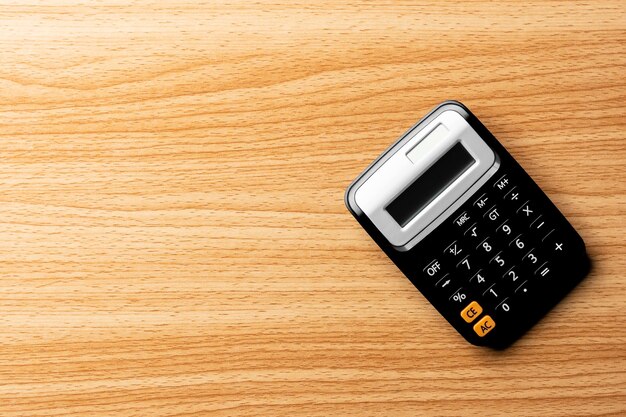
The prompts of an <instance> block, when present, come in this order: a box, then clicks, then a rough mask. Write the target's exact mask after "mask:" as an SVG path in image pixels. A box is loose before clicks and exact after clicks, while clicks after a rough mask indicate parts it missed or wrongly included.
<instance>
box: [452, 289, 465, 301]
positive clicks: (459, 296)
mask: <svg viewBox="0 0 626 417" xmlns="http://www.w3.org/2000/svg"><path fill="white" fill-rule="evenodd" d="M466 299H467V293H466V292H465V291H464V290H463V288H459V289H458V290H456V291H455V292H454V294H452V296H450V301H452V302H453V303H455V304H465V300H466Z"/></svg>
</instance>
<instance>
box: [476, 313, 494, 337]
mask: <svg viewBox="0 0 626 417" xmlns="http://www.w3.org/2000/svg"><path fill="white" fill-rule="evenodd" d="M494 327H496V322H495V321H493V319H492V318H491V317H489V316H484V317H483V318H482V319H480V320H478V321H477V322H476V324H475V325H474V331H475V332H476V334H477V335H478V336H480V337H483V336H485V335H486V334H487V333H489V332H490V331H492V330H493V328H494Z"/></svg>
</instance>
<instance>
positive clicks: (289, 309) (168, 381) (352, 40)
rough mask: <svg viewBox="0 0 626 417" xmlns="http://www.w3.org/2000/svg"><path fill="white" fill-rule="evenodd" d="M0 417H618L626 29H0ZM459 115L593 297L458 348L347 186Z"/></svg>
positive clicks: (568, 10)
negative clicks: (494, 140) (498, 155)
mask: <svg viewBox="0 0 626 417" xmlns="http://www.w3.org/2000/svg"><path fill="white" fill-rule="evenodd" d="M0 64H1V65H0V156H1V159H0V195H1V199H0V210H1V212H2V219H3V220H2V228H1V231H0V241H1V242H2V243H1V244H2V248H1V249H2V250H1V251H0V267H1V268H2V279H1V280H0V309H1V311H2V313H1V314H0V375H1V379H0V415H1V416H3V417H13V416H32V417H36V416H80V417H86V416H98V417H101V416H150V417H161V416H181V417H182V416H204V415H218V416H219V415H224V416H226V415H227V416H261V415H263V416H294V415H307V416H367V415H381V416H382V415H384V416H425V415H436V416H451V415H463V416H470V415H508V416H521V415H524V416H541V417H544V416H552V415H559V416H590V415H594V416H595V415H597V416H600V415H602V416H605V415H616V416H617V415H621V416H623V415H626V347H625V346H626V329H625V325H626V308H625V303H626V279H625V277H624V270H625V269H626V244H625V239H624V236H625V235H626V183H625V180H624V178H625V176H626V139H625V135H624V130H625V127H626V118H625V117H624V116H625V111H624V107H625V105H626V77H625V76H626V5H625V4H624V2H623V1H593V2H574V3H571V2H566V1H564V2H530V3H528V2H514V1H510V2H487V1H478V2H458V1H454V2H442V1H432V2H423V3H416V2H407V1H397V2H395V1H394V2H392V1H382V2H363V3H362V4H360V3H357V2H353V1H347V2H338V1H330V0H327V1H313V2H302V3H295V2H291V1H289V2H287V1H285V2H250V1H244V0H240V1H227V2H222V1H217V0H216V1H211V2H206V3H205V4H199V2H197V1H191V0H181V1H173V0H169V1H156V0H155V1H152V2H149V1H146V2H134V3H133V4H129V2H127V1H118V0H108V1H93V2H84V1H71V0H46V1H35V0H31V1H27V0H23V1H20V0H15V1H8V2H6V1H5V2H3V5H2V6H0ZM448 98H455V99H459V100H461V101H463V102H464V103H465V104H467V105H468V106H469V107H470V108H471V109H472V110H473V111H474V112H475V113H476V114H477V115H478V117H480V118H481V119H482V120H483V122H484V123H485V124H486V125H487V126H488V127H489V128H490V129H491V130H492V131H493V132H494V134H495V135H496V136H497V137H498V138H499V139H500V140H501V141H502V142H503V143H504V144H505V146H507V148H508V149H509V150H510V152H511V153H512V154H513V155H514V156H515V157H516V158H517V159H518V160H519V161H520V163H521V164H522V165H523V166H524V167H525V168H526V169H527V171H528V172H529V173H530V174H531V175H532V176H533V177H534V178H535V180H536V181H537V182H538V183H539V185H540V186H541V187H543V189H544V190H545V191H546V192H547V194H548V195H549V196H550V198H552V199H553V201H554V202H555V203H556V204H557V206H558V207H559V208H560V209H561V210H562V211H563V213H564V214H565V215H566V216H567V217H568V218H569V220H570V221H571V222H572V223H573V224H574V226H575V227H576V228H577V229H578V230H579V232H580V234H581V235H582V236H583V238H584V239H585V241H586V242H587V245H588V250H589V253H590V256H591V257H592V259H593V261H594V269H593V272H592V274H591V275H590V276H589V277H588V279H586V280H585V281H584V282H583V283H582V284H581V285H580V286H579V287H578V288H577V289H576V290H575V291H574V292H573V293H572V294H571V295H570V296H568V298H567V299H566V300H565V301H564V302H563V303H561V304H560V305H559V306H557V308H556V309H554V310H553V311H552V312H551V313H550V314H549V315H548V316H547V317H546V318H545V319H544V320H543V321H542V322H541V323H540V324H539V325H538V326H536V327H535V328H534V329H533V330H532V331H531V332H530V333H529V334H527V336H526V337H524V338H523V339H522V340H520V341H519V342H518V343H516V344H515V345H514V346H513V347H511V348H510V349H508V350H506V351H503V352H495V351H491V350H489V349H484V348H477V347H473V346H470V345H468V344H467V343H466V342H465V341H464V340H463V339H461V337H460V336H458V334H457V333H456V332H455V331H454V330H453V329H452V328H450V327H449V325H448V324H447V323H445V321H444V320H443V318H441V317H440V316H439V315H438V314H437V313H436V312H435V310H434V309H433V308H432V307H431V306H430V305H429V304H428V303H427V302H426V300H425V299H424V298H423V297H422V296H421V295H420V294H419V293H418V292H417V291H416V290H415V289H414V288H413V286H412V285H411V284H410V283H409V281H408V280H407V279H405V278H404V277H403V276H402V275H401V274H400V273H399V271H398V270H397V269H396V268H395V267H394V266H393V265H392V263H391V262H390V261H389V260H388V259H387V258H386V257H385V256H384V255H383V253H382V252H381V251H380V250H379V249H378V248H377V247H376V246H375V245H374V243H373V242H372V241H371V240H370V239H369V238H368V236H367V235H366V234H365V232H364V231H363V230H362V229H361V228H360V227H359V226H358V224H357V223H356V221H354V219H353V218H352V217H351V215H350V214H349V213H348V211H347V210H346V208H345V207H344V202H343V193H344V190H345V188H346V186H347V185H348V184H349V183H350V181H351V180H352V179H353V178H354V177H355V176H356V175H357V174H358V173H359V172H360V171H361V170H362V169H363V168H364V167H365V166H366V165H367V164H368V163H369V162H370V161H372V159H373V158H375V157H376V156H377V155H378V154H379V152H381V151H382V150H383V149H384V148H386V147H387V146H388V145H389V144H390V143H391V142H392V141H393V140H395V139H396V138H397V137H398V136H399V135H400V134H402V133H403V132H404V131H405V130H406V129H407V128H408V127H409V126H411V125H412V124H413V123H414V122H415V121H416V120H418V119H419V118H420V117H421V116H422V115H424V114H425V113H426V112H427V111H428V110H429V109H431V108H432V107H433V106H434V105H436V104H437V103H438V102H440V101H442V100H444V99H448Z"/></svg>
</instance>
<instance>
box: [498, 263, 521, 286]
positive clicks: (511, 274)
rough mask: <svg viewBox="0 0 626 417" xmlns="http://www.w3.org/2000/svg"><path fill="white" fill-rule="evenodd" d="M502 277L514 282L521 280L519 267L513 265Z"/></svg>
mask: <svg viewBox="0 0 626 417" xmlns="http://www.w3.org/2000/svg"><path fill="white" fill-rule="evenodd" d="M502 278H504V279H505V280H506V281H508V282H512V283H517V282H519V279H520V275H519V273H518V268H517V267H516V266H513V267H511V268H510V269H509V270H508V271H506V272H505V273H504V275H502Z"/></svg>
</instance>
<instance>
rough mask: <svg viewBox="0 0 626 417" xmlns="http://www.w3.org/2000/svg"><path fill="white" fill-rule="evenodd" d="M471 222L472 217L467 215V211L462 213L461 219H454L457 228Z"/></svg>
mask: <svg viewBox="0 0 626 417" xmlns="http://www.w3.org/2000/svg"><path fill="white" fill-rule="evenodd" d="M469 221H470V216H469V214H468V213H467V211H464V212H463V213H461V215H460V216H459V217H457V218H456V219H454V224H456V225H457V226H463V225H464V224H466V223H467V222H469Z"/></svg>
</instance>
